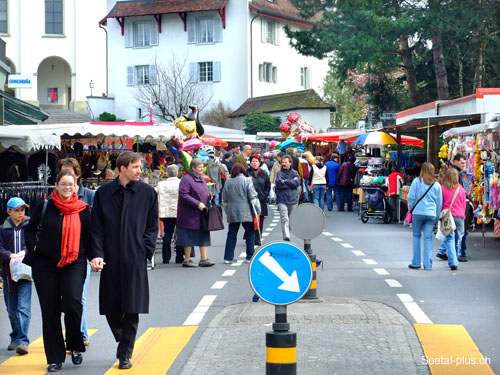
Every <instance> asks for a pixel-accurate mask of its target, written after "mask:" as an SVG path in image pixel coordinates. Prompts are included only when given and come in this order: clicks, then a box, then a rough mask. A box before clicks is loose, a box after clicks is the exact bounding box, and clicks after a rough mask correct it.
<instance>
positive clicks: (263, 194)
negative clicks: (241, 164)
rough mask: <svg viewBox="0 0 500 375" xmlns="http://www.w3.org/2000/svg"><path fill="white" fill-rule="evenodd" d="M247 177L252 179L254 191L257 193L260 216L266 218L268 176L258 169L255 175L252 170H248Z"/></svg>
mask: <svg viewBox="0 0 500 375" xmlns="http://www.w3.org/2000/svg"><path fill="white" fill-rule="evenodd" d="M247 176H248V177H252V182H253V186H254V187H255V191H257V195H258V198H259V202H260V214H261V215H262V216H267V214H268V211H267V198H269V192H270V191H271V181H269V176H268V175H267V173H266V172H264V171H263V170H262V169H260V168H259V170H258V172H257V175H255V173H254V172H253V170H252V168H248V169H247Z"/></svg>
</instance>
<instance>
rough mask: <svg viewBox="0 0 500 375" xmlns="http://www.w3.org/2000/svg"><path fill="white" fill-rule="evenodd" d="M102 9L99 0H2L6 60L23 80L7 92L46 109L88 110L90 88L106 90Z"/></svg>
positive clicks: (96, 92) (0, 34) (0, 14)
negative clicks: (100, 21) (100, 24)
mask: <svg viewBox="0 0 500 375" xmlns="http://www.w3.org/2000/svg"><path fill="white" fill-rule="evenodd" d="M104 12H106V2H105V1H103V0H85V1H80V0H0V38H2V39H3V40H4V41H5V42H6V58H7V63H8V64H9V65H10V69H11V75H12V74H14V75H17V77H21V78H22V79H20V80H19V79H18V80H17V81H18V82H19V81H22V82H24V83H25V84H24V85H17V86H16V85H13V86H15V87H14V88H12V87H11V88H9V87H6V90H7V92H9V93H10V94H12V95H15V96H16V97H18V98H19V99H21V100H24V101H26V102H29V103H32V104H35V105H37V106H38V105H39V106H41V107H43V108H46V109H51V108H53V109H69V110H72V111H86V110H87V99H86V97H87V96H89V95H90V94H91V91H92V94H94V95H102V94H103V93H106V32H105V30H103V29H101V28H99V19H100V18H99V16H100V15H101V14H102V13H104ZM14 81H16V80H14ZM91 81H92V83H93V88H92V90H91V89H90V82H91ZM19 86H21V87H19Z"/></svg>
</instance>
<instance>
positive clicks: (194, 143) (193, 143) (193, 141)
mask: <svg viewBox="0 0 500 375" xmlns="http://www.w3.org/2000/svg"><path fill="white" fill-rule="evenodd" d="M201 146H203V142H202V141H201V140H200V139H198V138H190V139H188V140H187V141H184V143H183V144H182V145H181V147H180V148H179V149H180V150H181V151H194V150H198V149H199V148H200V147H201Z"/></svg>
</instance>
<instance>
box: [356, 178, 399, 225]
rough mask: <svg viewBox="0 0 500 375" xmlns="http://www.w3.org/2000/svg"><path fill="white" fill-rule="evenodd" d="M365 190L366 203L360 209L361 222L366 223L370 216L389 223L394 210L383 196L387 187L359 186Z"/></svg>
mask: <svg viewBox="0 0 500 375" xmlns="http://www.w3.org/2000/svg"><path fill="white" fill-rule="evenodd" d="M361 189H363V191H364V192H365V198H366V203H365V204H364V206H363V207H362V210H361V222H363V223H367V222H368V220H369V219H370V218H374V219H382V220H383V221H384V223H385V224H389V223H390V222H391V221H392V218H393V217H394V210H393V208H392V206H391V204H390V203H389V200H388V199H387V197H386V196H385V192H386V191H387V187H385V186H382V187H379V186H361Z"/></svg>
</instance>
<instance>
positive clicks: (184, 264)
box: [182, 259, 198, 267]
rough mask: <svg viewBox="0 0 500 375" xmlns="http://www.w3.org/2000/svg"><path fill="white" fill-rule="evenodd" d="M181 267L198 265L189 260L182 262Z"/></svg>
mask: <svg viewBox="0 0 500 375" xmlns="http://www.w3.org/2000/svg"><path fill="white" fill-rule="evenodd" d="M182 267H198V265H197V264H196V263H194V262H193V261H192V260H191V259H189V260H185V261H184V262H182Z"/></svg>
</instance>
